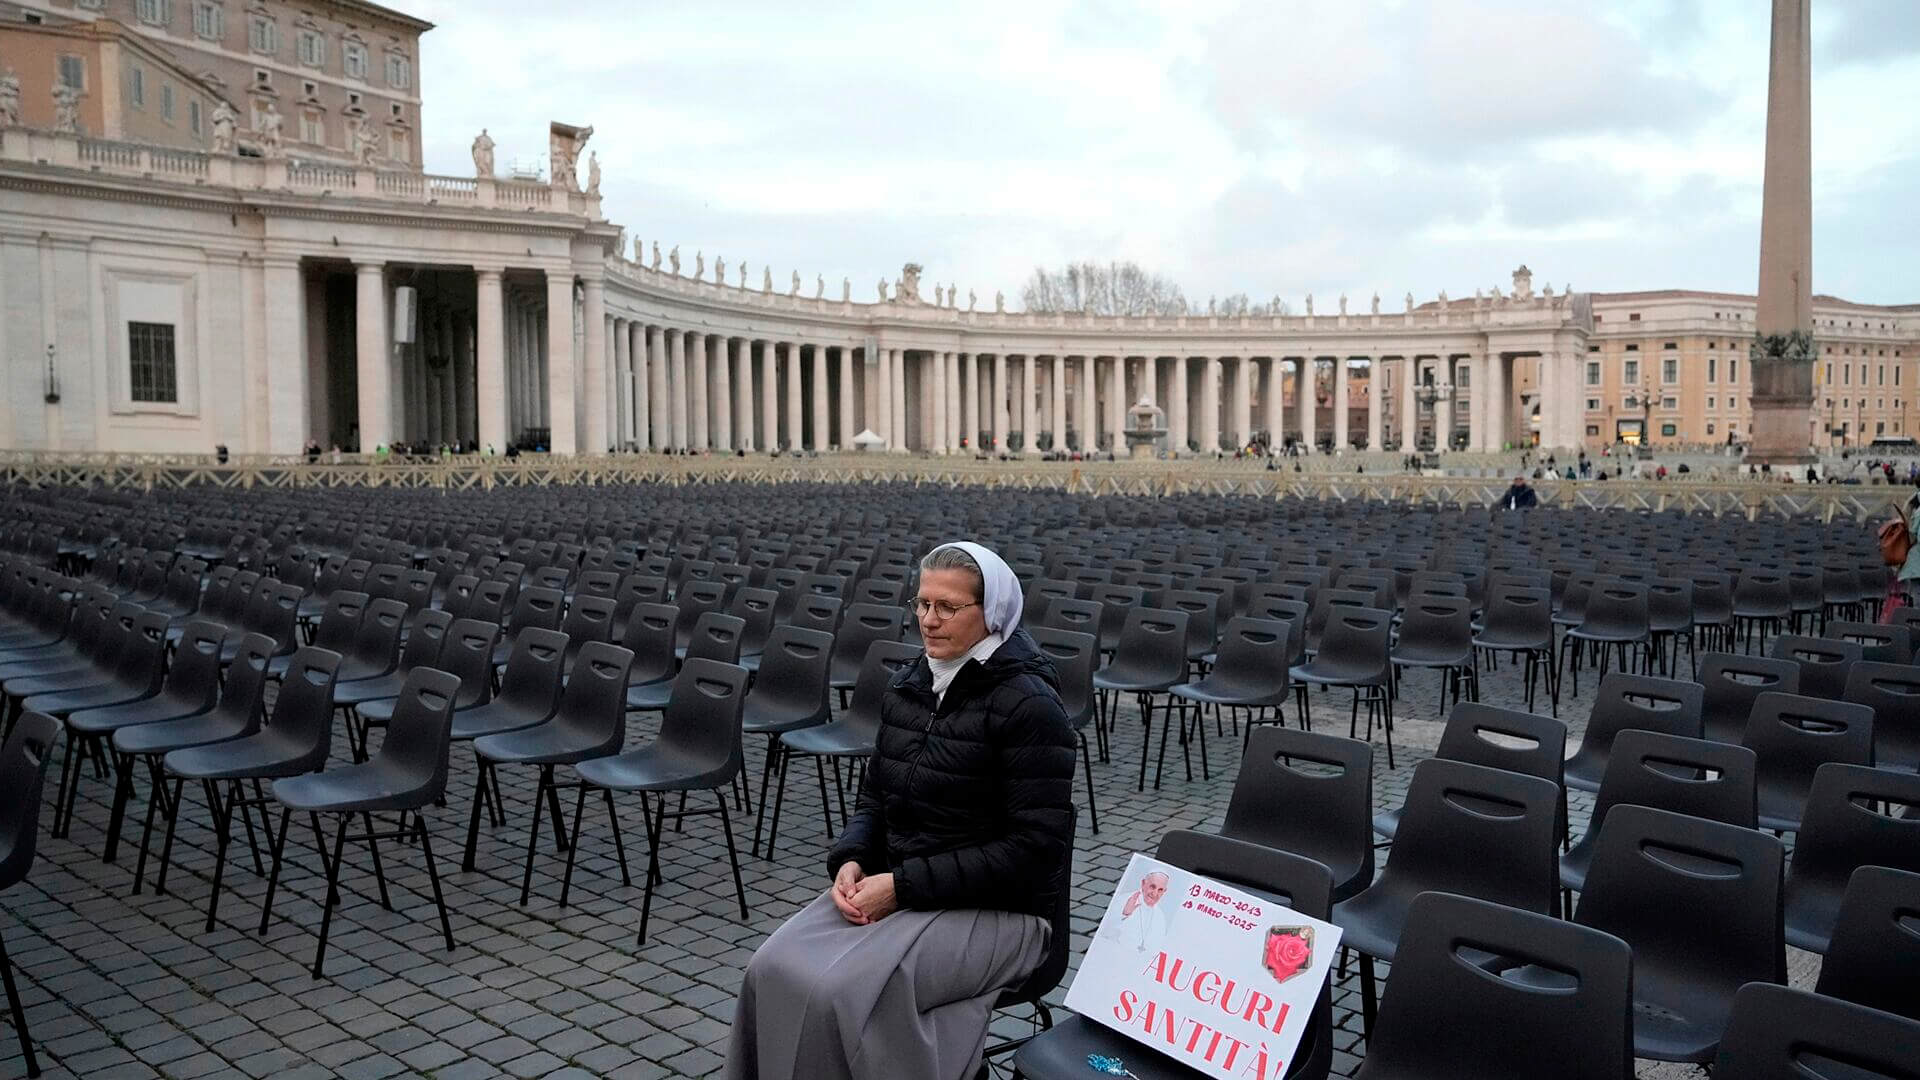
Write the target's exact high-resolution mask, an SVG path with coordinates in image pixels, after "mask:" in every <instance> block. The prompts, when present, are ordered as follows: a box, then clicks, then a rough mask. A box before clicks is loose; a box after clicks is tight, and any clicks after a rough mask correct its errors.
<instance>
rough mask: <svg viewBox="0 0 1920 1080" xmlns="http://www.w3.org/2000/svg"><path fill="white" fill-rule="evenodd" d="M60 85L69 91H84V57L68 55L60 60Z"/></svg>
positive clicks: (85, 79)
mask: <svg viewBox="0 0 1920 1080" xmlns="http://www.w3.org/2000/svg"><path fill="white" fill-rule="evenodd" d="M60 85H61V86H64V87H66V88H67V89H69V90H79V91H85V90H86V88H87V61H86V58H85V57H80V56H71V55H68V56H62V57H61V58H60Z"/></svg>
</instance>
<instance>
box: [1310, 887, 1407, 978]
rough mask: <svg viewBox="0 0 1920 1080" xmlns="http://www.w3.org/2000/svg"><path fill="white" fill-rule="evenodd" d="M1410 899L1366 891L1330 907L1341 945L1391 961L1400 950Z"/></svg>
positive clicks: (1375, 890)
mask: <svg viewBox="0 0 1920 1080" xmlns="http://www.w3.org/2000/svg"><path fill="white" fill-rule="evenodd" d="M1412 902H1413V897H1411V896H1401V895H1400V894H1399V893H1396V892H1387V891H1386V890H1383V889H1368V890H1366V891H1365V892H1362V893H1361V894H1360V895H1358V896H1356V897H1354V898H1353V899H1351V900H1342V901H1341V902H1339V903H1337V904H1335V905H1333V918H1331V919H1330V920H1328V921H1329V922H1332V923H1333V924H1334V925H1336V926H1338V927H1339V928H1340V944H1341V945H1344V946H1349V947H1351V948H1353V949H1356V950H1358V951H1360V952H1363V953H1365V954H1367V955H1368V956H1371V957H1373V958H1375V959H1376V960H1385V961H1387V962H1388V963H1392V962H1393V955H1394V953H1395V952H1396V951H1398V950H1399V948H1400V931H1401V930H1402V929H1403V928H1404V927H1405V926H1406V924H1407V908H1408V906H1409V905H1410V904H1411V903H1412Z"/></svg>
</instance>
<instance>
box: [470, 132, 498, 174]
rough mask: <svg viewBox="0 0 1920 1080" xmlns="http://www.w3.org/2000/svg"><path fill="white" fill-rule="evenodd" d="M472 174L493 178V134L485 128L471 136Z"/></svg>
mask: <svg viewBox="0 0 1920 1080" xmlns="http://www.w3.org/2000/svg"><path fill="white" fill-rule="evenodd" d="M473 175H474V176H476V177H479V178H480V179H482V180H491V179H493V136H491V135H488V134H487V129H486V128H481V129H480V134H478V135H475V136H474V137H473Z"/></svg>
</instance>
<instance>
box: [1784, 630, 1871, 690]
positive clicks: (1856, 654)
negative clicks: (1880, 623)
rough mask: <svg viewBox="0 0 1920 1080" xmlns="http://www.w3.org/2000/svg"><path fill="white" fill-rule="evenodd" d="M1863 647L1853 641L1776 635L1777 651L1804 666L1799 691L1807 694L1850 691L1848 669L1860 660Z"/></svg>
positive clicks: (1785, 658) (1801, 666)
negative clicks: (1848, 688) (1848, 687)
mask: <svg viewBox="0 0 1920 1080" xmlns="http://www.w3.org/2000/svg"><path fill="white" fill-rule="evenodd" d="M1862 652H1863V650H1862V649H1861V647H1860V646H1859V645H1857V644H1855V643H1854V642H1851V641H1838V640H1834V639H1831V638H1816V637H1805V636H1802V635H1798V634H1781V635H1780V636H1779V637H1776V638H1774V639H1773V655H1774V657H1775V658H1776V659H1779V660H1790V661H1792V662H1793V663H1795V664H1797V665H1799V668H1800V690H1799V693H1801V694H1804V695H1806V696H1807V697H1822V698H1839V697H1840V696H1841V695H1843V694H1845V693H1846V691H1847V673H1848V672H1849V671H1851V670H1852V669H1853V665H1855V664H1857V663H1859V662H1860V658H1861V654H1862Z"/></svg>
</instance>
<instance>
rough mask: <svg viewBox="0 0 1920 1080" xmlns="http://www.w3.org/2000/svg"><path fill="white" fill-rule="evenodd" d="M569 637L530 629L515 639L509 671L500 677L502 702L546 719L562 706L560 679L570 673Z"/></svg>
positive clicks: (508, 660)
mask: <svg viewBox="0 0 1920 1080" xmlns="http://www.w3.org/2000/svg"><path fill="white" fill-rule="evenodd" d="M566 660H567V635H565V634H563V633H561V632H560V631H558V630H546V629H542V628H541V627H538V626H529V627H527V628H526V629H525V630H523V631H521V632H520V633H519V634H517V635H515V636H514V639H513V649H512V651H511V652H510V653H508V655H507V667H506V671H504V672H503V673H502V674H501V676H500V693H499V694H498V695H497V697H498V700H500V701H503V702H510V703H512V705H513V706H514V707H516V708H518V709H520V710H522V711H524V712H526V713H528V714H531V715H537V716H538V717H539V718H541V719H543V720H544V719H545V718H547V717H549V716H552V715H553V710H554V709H555V708H557V707H558V706H559V704H560V679H561V675H562V674H563V673H564V672H565V671H566Z"/></svg>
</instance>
